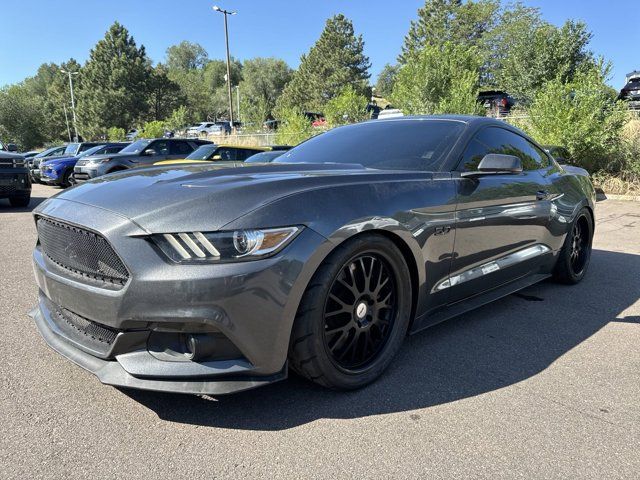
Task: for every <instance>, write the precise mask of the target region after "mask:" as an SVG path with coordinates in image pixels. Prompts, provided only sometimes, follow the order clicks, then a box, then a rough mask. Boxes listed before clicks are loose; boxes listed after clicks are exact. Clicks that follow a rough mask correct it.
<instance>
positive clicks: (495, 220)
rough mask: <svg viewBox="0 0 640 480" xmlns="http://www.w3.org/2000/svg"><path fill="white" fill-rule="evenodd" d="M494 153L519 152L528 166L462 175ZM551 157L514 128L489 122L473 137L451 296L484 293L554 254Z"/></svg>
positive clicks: (461, 181) (466, 157) (466, 156)
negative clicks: (551, 245) (548, 176)
mask: <svg viewBox="0 0 640 480" xmlns="http://www.w3.org/2000/svg"><path fill="white" fill-rule="evenodd" d="M488 153H501V154H508V155H515V156H517V157H519V158H520V159H521V160H522V166H523V171H522V172H521V173H517V174H497V175H485V176H478V177H462V176H460V173H461V172H464V171H472V170H476V169H477V167H478V164H479V163H480V161H481V160H482V158H483V157H484V156H485V155H486V154H488ZM548 162H549V159H548V158H547V156H546V155H545V154H544V152H542V151H541V150H540V149H539V148H538V147H536V146H535V145H533V144H532V143H531V142H529V141H528V140H527V139H526V138H524V137H523V136H521V135H519V134H517V133H516V132H514V131H511V130H508V129H507V128H501V127H494V126H491V127H485V128H483V129H481V130H480V131H479V132H477V133H476V134H475V135H474V136H473V137H472V139H471V140H470V141H469V143H468V145H467V147H466V149H465V151H464V153H463V155H462V158H461V160H460V162H459V164H458V167H457V169H456V170H457V171H456V172H454V177H456V179H457V206H456V236H455V244H454V254H453V260H452V264H451V273H450V278H449V283H448V285H447V286H448V287H450V297H449V298H450V301H451V302H456V301H459V300H463V299H465V298H467V297H470V296H473V295H476V294H478V293H482V292H483V291H486V290H490V289H492V288H495V287H498V286H500V285H503V284H505V283H508V282H511V281H513V280H516V279H518V278H521V277H524V276H526V275H528V274H530V273H532V272H535V271H536V270H537V269H539V267H540V265H541V264H542V261H543V258H544V257H545V255H547V254H549V251H550V248H549V245H548V243H549V242H548V237H549V219H550V212H551V203H550V194H549V189H550V184H549V181H548V180H547V179H546V177H545V176H544V175H543V174H542V173H541V170H542V169H544V168H546V167H548Z"/></svg>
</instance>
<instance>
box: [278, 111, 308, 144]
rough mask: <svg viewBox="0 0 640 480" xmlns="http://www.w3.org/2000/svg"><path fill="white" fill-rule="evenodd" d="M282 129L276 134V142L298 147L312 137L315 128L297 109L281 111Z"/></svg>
mask: <svg viewBox="0 0 640 480" xmlns="http://www.w3.org/2000/svg"><path fill="white" fill-rule="evenodd" d="M279 113H280V122H281V123H280V127H279V128H278V131H277V133H276V142H278V143H281V144H284V145H297V144H298V143H300V142H302V141H304V140H306V139H307V138H309V137H311V135H312V134H313V128H312V126H311V121H310V120H309V119H308V118H307V117H306V116H305V115H304V114H303V113H302V112H301V111H300V110H297V109H295V108H284V109H281V111H280V112H279Z"/></svg>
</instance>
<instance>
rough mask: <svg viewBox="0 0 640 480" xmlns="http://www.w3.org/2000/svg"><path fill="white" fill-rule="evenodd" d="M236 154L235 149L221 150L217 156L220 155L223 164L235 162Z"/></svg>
mask: <svg viewBox="0 0 640 480" xmlns="http://www.w3.org/2000/svg"><path fill="white" fill-rule="evenodd" d="M236 152H237V151H236V149H235V148H219V149H218V151H217V152H216V155H219V156H220V160H222V161H223V162H235V161H236Z"/></svg>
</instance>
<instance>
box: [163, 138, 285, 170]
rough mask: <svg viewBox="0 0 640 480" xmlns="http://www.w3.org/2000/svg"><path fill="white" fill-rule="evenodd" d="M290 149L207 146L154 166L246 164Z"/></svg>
mask: <svg viewBox="0 0 640 480" xmlns="http://www.w3.org/2000/svg"><path fill="white" fill-rule="evenodd" d="M289 148H290V147H284V146H275V147H257V146H251V147H245V146H241V145H216V144H213V143H211V144H206V145H202V146H200V147H198V148H197V149H196V150H194V151H193V152H192V153H191V154H190V155H189V156H188V157H187V158H183V159H179V160H163V161H161V162H156V163H154V165H176V164H184V163H203V162H244V161H245V160H246V159H247V158H249V157H250V156H251V155H255V154H256V153H261V152H270V151H273V150H287V149H289Z"/></svg>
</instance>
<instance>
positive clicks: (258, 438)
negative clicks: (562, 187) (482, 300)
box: [0, 185, 640, 479]
mask: <svg viewBox="0 0 640 480" xmlns="http://www.w3.org/2000/svg"><path fill="white" fill-rule="evenodd" d="M57 191H58V190H57V189H54V188H51V187H45V186H42V185H36V186H35V187H34V192H33V201H32V203H31V208H33V206H35V204H36V203H38V202H39V201H41V200H43V199H44V198H45V197H48V196H50V195H52V194H53V193H56V192H57ZM29 210H30V208H29V209H12V208H11V207H9V203H8V202H7V201H6V200H0V245H1V248H0V266H1V269H2V273H1V276H0V285H1V287H0V312H1V313H0V319H1V321H2V325H3V330H2V335H0V382H1V388H0V478H7V479H8V478H16V479H17V478H62V477H71V476H73V477H76V478H129V477H140V478H149V477H154V478H187V477H190V478H204V477H205V476H206V478H226V477H268V478H344V477H353V478H385V477H393V478H447V479H449V478H460V477H476V478H594V479H596V478H597V479H602V478H638V477H639V475H640V453H639V452H640V348H639V347H638V346H639V345H640V203H633V202H615V201H611V200H607V201H604V202H601V203H599V204H598V206H597V212H596V216H597V226H596V237H595V241H594V252H593V257H592V261H591V266H590V272H589V273H588V275H587V277H586V279H585V280H584V281H583V283H581V284H580V285H578V286H576V287H566V286H559V285H555V284H553V283H550V282H546V283H542V284H539V285H536V286H533V287H530V288H528V289H526V290H525V291H523V292H521V293H519V294H516V295H511V296H509V297H508V298H505V299H503V300H501V301H498V302H496V303H494V304H492V305H489V306H486V307H483V308H481V309H479V310H477V311H475V312H472V313H470V314H466V315H464V316H462V317H460V318H458V319H454V320H451V321H449V322H447V323H445V324H441V325H439V326H436V327H434V328H432V329H430V330H428V331H426V332H423V333H421V334H418V335H415V336H413V337H409V338H407V340H406V342H405V345H404V348H403V349H402V351H401V354H400V355H399V356H398V358H397V359H396V361H395V362H394V363H393V365H392V367H391V368H390V369H389V370H388V371H387V373H386V374H385V375H384V376H383V378H382V379H381V380H380V381H378V382H377V383H375V384H374V385H372V386H370V387H368V388H366V389H363V390H360V391H357V392H352V393H335V392H330V391H326V390H323V389H322V388H320V387H317V386H315V385H313V384H311V383H308V382H306V381H303V380H301V379H299V378H296V377H292V378H290V379H289V380H287V381H285V382H281V383H279V384H275V385H272V386H269V387H266V388H262V389H258V390H253V391H249V392H245V393H241V394H237V395H233V396H228V397H221V398H208V397H195V396H183V395H171V394H157V393H150V392H137V391H126V390H119V389H116V388H113V387H109V386H104V385H101V384H100V383H99V382H98V380H97V379H96V378H95V377H93V376H92V375H91V374H89V373H87V372H85V371H83V370H82V369H80V368H79V367H76V366H75V365H73V364H72V363H71V362H69V361H67V360H65V359H64V358H62V357H60V356H59V355H58V354H56V353H54V352H53V351H52V350H50V349H49V348H48V347H47V346H46V345H45V343H44V341H43V340H42V339H41V337H40V335H39V334H38V332H37V330H36V328H35V326H34V325H33V324H32V321H31V319H30V318H29V317H28V316H27V312H28V311H29V310H30V309H31V308H32V307H33V306H34V304H35V301H36V287H35V285H34V282H33V279H32V269H31V262H30V252H31V249H32V247H33V245H34V242H35V238H36V235H35V228H34V224H33V222H32V219H31V214H30V211H29Z"/></svg>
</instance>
